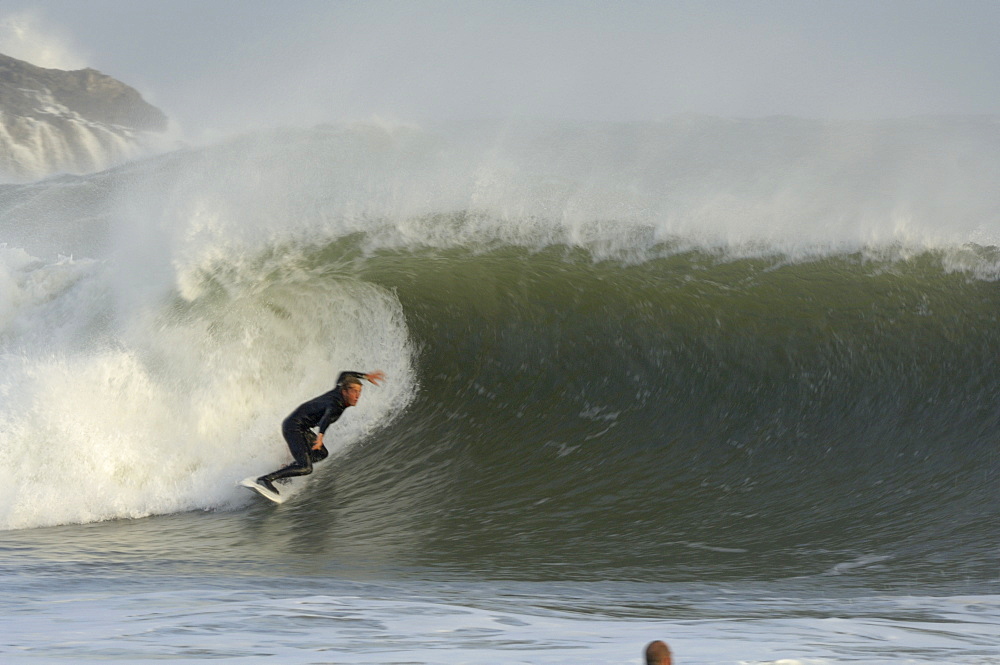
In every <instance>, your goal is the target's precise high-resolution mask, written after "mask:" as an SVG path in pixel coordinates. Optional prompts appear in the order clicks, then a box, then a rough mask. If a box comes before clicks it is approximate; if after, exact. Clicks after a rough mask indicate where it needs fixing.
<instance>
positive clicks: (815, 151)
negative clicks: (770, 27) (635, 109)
mask: <svg viewBox="0 0 1000 665" xmlns="http://www.w3.org/2000/svg"><path fill="white" fill-rule="evenodd" d="M38 150H45V146H44V145H40V146H39V147H38ZM998 183H1000V120H998V119H997V118H991V117H945V118H942V117H920V118H904V119H889V120H878V121H848V120H843V121H833V120H808V119H799V118H789V117H773V118H755V119H728V118H715V117H705V116H678V117H675V118H671V119H667V120H664V121H661V122H645V123H603V122H582V121H580V122H576V121H556V120H534V119H518V120H504V121H476V122H473V121H468V122H459V121H454V122H439V123H426V124H414V123H406V122H395V121H385V120H370V121H363V122H360V121H359V122H341V123H332V124H325V125H320V126H315V127H308V128H306V127H300V128H295V127H285V128H270V129H263V130H255V131H250V132H246V133H243V134H240V135H237V136H231V137H227V138H220V139H217V140H215V141H214V142H209V143H203V144H197V145H180V146H176V147H174V148H172V149H171V150H169V151H166V152H159V153H156V154H149V155H146V156H144V157H141V158H135V159H133V160H131V161H129V162H127V163H124V164H119V165H118V166H115V167H113V168H110V169H108V170H105V171H101V172H97V173H87V174H75V175H74V174H60V175H54V176H50V177H47V178H45V179H41V180H35V181H29V182H17V183H14V182H9V183H6V184H2V185H0V469H2V471H3V482H0V608H2V609H0V662H3V663H4V664H5V665H7V664H10V665H41V664H43V663H87V662H96V661H100V662H119V663H130V664H131V663H136V664H144V663H164V662H174V663H206V662H214V663H233V664H250V663H287V664H302V665H306V664H309V665H312V664H320V663H340V664H344V663H380V664H385V665H458V664H472V665H478V664H500V665H514V664H526V665H544V664H567V665H568V664H570V663H572V664H574V665H579V664H586V665H590V664H592V665H597V664H638V663H640V662H644V661H643V660H642V654H643V649H644V647H645V645H646V644H647V643H649V642H650V641H652V640H664V641H666V642H667V643H668V644H669V645H670V647H671V649H672V651H673V654H674V659H675V663H678V664H680V665H722V664H726V665H737V664H738V665H834V664H865V665H903V664H909V665H932V664H933V665H986V664H996V663H1000V453H998V450H1000V446H998V442H1000V186H998ZM376 369H378V370H382V371H384V372H385V374H386V380H385V381H384V383H382V385H379V386H374V385H366V387H365V388H364V392H363V394H362V396H361V400H360V403H359V404H358V406H357V407H355V408H353V409H350V410H348V411H347V412H346V413H345V414H344V416H343V417H342V418H341V419H340V420H339V421H338V422H337V423H335V424H334V425H333V426H331V428H330V429H329V430H328V432H327V437H326V439H327V444H328V446H329V447H330V449H331V455H330V457H329V458H328V459H327V460H325V461H324V462H322V463H320V464H318V465H317V466H316V469H315V472H314V473H313V474H312V475H311V476H310V477H308V478H307V479H304V480H303V481H302V482H299V483H298V484H296V485H295V486H290V487H287V488H285V491H286V492H287V493H289V494H291V498H289V500H288V501H286V502H285V503H283V504H281V505H277V504H273V503H271V502H269V501H266V500H264V499H262V498H261V497H259V496H257V495H255V494H253V493H252V492H249V491H247V490H246V489H244V488H241V487H239V486H238V485H237V482H238V481H239V480H241V479H242V478H244V477H247V476H253V475H260V474H263V473H265V472H268V471H272V470H274V469H276V468H278V467H280V466H281V465H283V464H285V463H287V462H288V461H290V455H289V453H288V450H287V448H286V446H285V444H284V442H283V440H282V438H281V432H280V425H281V421H282V419H283V418H284V417H285V416H286V415H287V414H288V413H289V412H290V411H291V410H292V409H293V408H294V407H295V406H297V405H298V404H299V403H301V402H303V401H305V400H307V399H309V398H311V397H314V396H316V395H318V394H320V393H322V392H325V391H327V390H329V389H331V387H332V384H333V381H334V380H335V378H336V376H337V375H338V373H339V372H340V371H342V370H357V371H365V372H370V371H374V370H376Z"/></svg>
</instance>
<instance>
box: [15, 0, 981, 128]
mask: <svg viewBox="0 0 1000 665" xmlns="http://www.w3.org/2000/svg"><path fill="white" fill-rule="evenodd" d="M998 34H1000V0H947V1H944V0H942V1H926V0H881V1H880V0H864V1H855V0H827V1H820V0H799V1H787V0H753V1H751V0H744V1H741V2H733V1H724V0H704V1H699V2H673V1H670V0H661V1H659V2H627V1H625V2H587V1H580V2H561V1H560V2H555V1H553V2H543V1H540V2H524V1H517V0H508V1H496V2H475V1H465V2H443V1H442V2H422V1H421V2H403V1H398V2H335V1H331V0H282V1H281V2H278V1H272V2H267V1H263V0H75V1H72V2H69V1H65V0H0V52H3V53H7V54H9V55H13V56H15V57H20V58H23V59H27V60H30V61H34V62H35V63H36V64H40V65H43V66H51V67H60V68H79V67H82V66H90V67H94V68H96V69H99V70H101V71H102V72H104V73H106V74H110V75H112V76H114V77H116V78H119V79H121V80H123V81H125V82H126V83H129V84H131V85H133V86H134V87H136V88H138V89H139V90H140V91H141V92H142V93H143V94H144V95H145V96H146V98H147V99H148V100H150V101H151V102H153V103H154V104H156V105H157V106H159V107H160V108H162V109H163V110H164V111H166V112H167V113H168V115H170V116H171V117H172V118H174V119H175V120H177V121H178V122H179V123H180V124H181V126H182V127H183V128H184V129H186V130H188V131H189V132H195V133H196V132H201V131H204V130H206V129H213V128H215V129H234V128H243V127H248V126H252V125H257V124H279V123H284V124H288V123H293V124H312V123H316V122H321V121H324V120H337V119H344V118H350V119H356V118H364V117H371V116H378V117H383V118H388V119H395V120H403V121H408V120H412V121H417V122H419V121H421V120H425V119H439V118H450V117H507V116H511V115H519V116H538V117H568V118H575V119H598V120H604V119H611V120H657V119H662V118H666V117H669V116H671V115H674V114H678V113H708V114H713V115H722V116H741V117H742V116H761V115H773V114H788V115H798V116H806V117H839V118H842V117H886V116H908V115H920V114H951V113H957V114H1000V39H998V37H997V35H998Z"/></svg>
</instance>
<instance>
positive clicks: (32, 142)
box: [0, 55, 167, 180]
mask: <svg viewBox="0 0 1000 665" xmlns="http://www.w3.org/2000/svg"><path fill="white" fill-rule="evenodd" d="M166 129H167V118H166V116H165V115H164V114H163V113H162V112H161V111H160V110H159V109H157V108H156V107H154V106H152V105H150V104H148V103H147V102H146V101H145V100H143V98H142V96H141V95H140V94H139V93H138V92H137V91H136V90H135V89H133V88H131V87H129V86H127V85H125V84H124V83H122V82H121V81H118V80H116V79H113V78H111V77H110V76H106V75H104V74H102V73H100V72H98V71H96V70H94V69H81V70H78V71H71V72H67V71H62V70H58V69H45V68H42V67H36V66H35V65H32V64H30V63H27V62H24V61H22V60H17V59H15V58H11V57H8V56H5V55H0V178H2V179H4V180H29V179H34V178H38V177H42V176H45V175H48V174H50V173H54V172H60V171H67V172H71V173H86V172H91V171H96V170H100V169H103V168H107V167H108V166H111V165H113V164H115V163H117V162H120V161H123V160H126V159H129V158H131V157H133V156H135V155H136V154H138V153H140V152H142V151H143V149H144V147H145V145H146V143H148V139H149V138H150V136H151V135H155V134H157V133H160V132H163V131H165V130H166Z"/></svg>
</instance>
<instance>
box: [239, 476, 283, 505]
mask: <svg viewBox="0 0 1000 665" xmlns="http://www.w3.org/2000/svg"><path fill="white" fill-rule="evenodd" d="M239 484H240V485H242V486H243V487H246V488H247V489H251V490H253V491H254V492H256V493H257V494H260V495H261V496H262V497H264V498H265V499H270V500H271V501H274V502H275V503H284V502H285V499H287V498H288V496H286V495H284V494H279V493H278V492H272V491H271V490H269V489H267V488H266V487H264V486H263V485H260V484H258V483H257V478H255V477H254V476H250V477H249V478H244V479H243V480H241V481H240V482H239Z"/></svg>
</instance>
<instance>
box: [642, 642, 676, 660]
mask: <svg viewBox="0 0 1000 665" xmlns="http://www.w3.org/2000/svg"><path fill="white" fill-rule="evenodd" d="M672 662H673V661H672V660H671V658H670V647H668V646H667V643H666V642H664V641H663V640H656V641H654V642H650V643H649V644H647V645H646V665H670V663H672Z"/></svg>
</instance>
